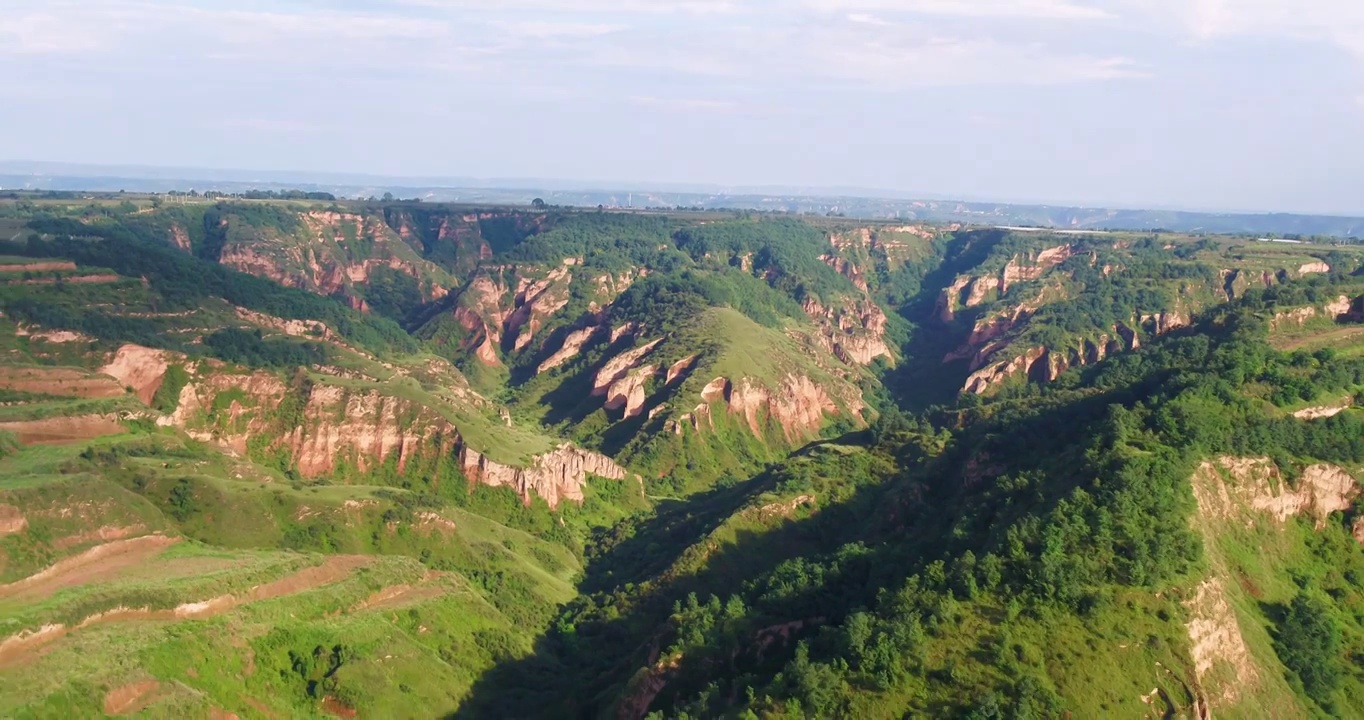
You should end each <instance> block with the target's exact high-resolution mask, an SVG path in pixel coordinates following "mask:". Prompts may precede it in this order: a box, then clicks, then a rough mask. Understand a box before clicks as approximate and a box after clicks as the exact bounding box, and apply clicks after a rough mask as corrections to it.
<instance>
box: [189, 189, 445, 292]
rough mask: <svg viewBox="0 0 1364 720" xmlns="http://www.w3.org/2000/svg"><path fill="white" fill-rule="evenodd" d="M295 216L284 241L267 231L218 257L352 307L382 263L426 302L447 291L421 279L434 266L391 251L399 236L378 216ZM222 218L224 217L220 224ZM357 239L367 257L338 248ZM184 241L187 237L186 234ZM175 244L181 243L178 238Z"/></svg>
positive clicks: (236, 267)
mask: <svg viewBox="0 0 1364 720" xmlns="http://www.w3.org/2000/svg"><path fill="white" fill-rule="evenodd" d="M298 218H299V220H300V221H301V222H302V225H303V228H302V230H300V232H299V234H297V235H294V236H289V237H288V238H287V239H285V240H280V239H279V238H276V237H273V236H270V235H268V234H267V235H264V236H262V237H259V238H257V239H255V241H246V242H230V243H228V244H227V245H226V246H225V247H223V249H222V253H221V255H220V256H219V258H218V262H219V263H220V264H222V265H224V266H226V267H230V268H233V269H234V270H238V271H241V272H245V273H249V274H252V275H256V276H259V277H264V278H268V279H270V280H273V281H275V282H277V283H279V284H281V285H286V286H288V287H294V288H299V289H302V290H309V291H311V292H315V293H318V294H319V295H328V296H332V295H335V296H340V297H343V298H345V300H346V301H347V302H348V304H349V305H350V306H351V307H352V308H354V309H357V310H360V311H362V312H368V310H369V308H368V306H367V305H366V303H365V301H364V298H363V297H362V296H361V294H360V293H358V292H357V291H356V290H355V288H356V286H357V285H363V284H365V283H367V282H369V278H370V275H371V274H372V273H373V272H374V271H375V269H377V268H380V267H388V268H390V269H393V270H396V271H398V272H401V273H404V274H406V275H410V276H412V277H413V278H414V279H416V280H417V281H418V283H417V285H418V288H419V290H420V292H421V294H422V298H423V299H424V300H426V301H431V300H437V299H439V298H442V297H444V296H445V295H446V290H445V288H443V287H440V286H439V285H436V284H433V283H430V282H423V279H424V278H425V277H427V276H428V274H429V272H430V271H432V270H433V269H434V266H433V265H430V264H429V263H426V262H425V261H422V260H419V259H415V258H412V257H411V255H410V253H409V255H408V256H407V257H403V256H400V254H398V253H396V252H395V250H396V248H395V246H394V245H390V242H392V243H401V240H400V239H398V238H397V237H395V234H394V233H393V232H392V231H391V230H390V228H388V226H387V225H385V224H384V221H383V219H382V218H380V217H377V216H373V217H369V216H364V215H359V214H356V213H338V212H323V211H314V212H307V213H301V214H300V215H299V216H298ZM226 222H227V220H226V219H224V220H223V223H226ZM361 238H363V239H365V240H366V241H367V242H368V243H369V244H370V246H371V249H370V251H369V253H368V254H369V255H370V256H369V257H366V258H364V259H357V258H354V257H352V256H350V255H349V253H347V252H346V251H344V250H340V249H339V248H343V247H345V246H346V243H347V242H350V241H353V240H356V239H361ZM185 241H186V243H187V242H188V238H187V237H186V238H185ZM176 243H177V245H178V244H179V240H178V239H176ZM182 249H184V248H182Z"/></svg>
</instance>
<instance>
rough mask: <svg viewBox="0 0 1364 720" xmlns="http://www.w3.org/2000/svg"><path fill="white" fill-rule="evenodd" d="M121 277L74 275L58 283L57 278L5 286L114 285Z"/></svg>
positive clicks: (11, 282)
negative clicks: (60, 283) (62, 283)
mask: <svg viewBox="0 0 1364 720" xmlns="http://www.w3.org/2000/svg"><path fill="white" fill-rule="evenodd" d="M123 279H124V278H123V276H121V275H111V274H107V273H106V274H104V275H76V276H73V277H64V278H62V279H61V280H60V281H59V280H57V278H37V279H34V280H10V281H9V282H6V283H5V284H6V285H56V284H57V283H58V282H64V283H72V284H77V285H92V284H95V283H115V282H119V281H120V280H123Z"/></svg>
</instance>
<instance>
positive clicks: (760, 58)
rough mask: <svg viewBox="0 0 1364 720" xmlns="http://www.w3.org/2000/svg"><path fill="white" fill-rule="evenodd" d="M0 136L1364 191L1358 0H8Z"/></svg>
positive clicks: (729, 174)
mask: <svg viewBox="0 0 1364 720" xmlns="http://www.w3.org/2000/svg"><path fill="white" fill-rule="evenodd" d="M7 14H8V19H7V22H6V23H5V25H4V27H0V39H3V40H5V42H3V43H0V57H4V58H5V60H6V61H7V66H8V67H10V68H11V72H10V73H7V74H6V76H5V77H4V78H0V121H3V122H4V124H5V126H6V127H7V128H9V129H10V132H8V133H6V134H5V135H4V136H3V137H2V138H0V157H13V158H35V159H39V160H45V161H51V162H65V163H80V164H103V165H141V166H169V167H186V168H195V167H202V168H214V167H231V168H248V169H254V171H258V172H297V173H349V174H365V175H375V176H389V177H466V178H544V179H562V180H561V181H563V182H580V183H583V184H584V186H592V187H636V186H638V187H655V186H664V185H691V186H708V187H715V188H724V187H734V188H750V187H760V188H761V187H801V188H860V189H863V190H865V191H877V192H890V193H895V194H897V195H903V196H905V197H933V198H941V199H962V200H975V201H984V202H1013V203H1039V204H1049V205H1067V206H1091V207H1092V206H1099V207H1125V208H1162V209H1176V208H1177V209H1188V210H1203V211H1218V212H1231V211H1240V212H1300V213H1329V214H1336V215H1361V214H1364V200H1361V199H1360V192H1359V190H1360V188H1362V187H1364V143H1361V142H1360V140H1359V133H1358V126H1359V122H1360V119H1361V116H1362V115H1364V41H1361V40H1360V38H1364V6H1358V5H1356V4H1353V3H1346V2H1343V1H1342V0H1316V1H1315V2H1308V3H1296V2H1288V0H1260V1H1259V2H1257V3H1255V4H1254V5H1253V6H1249V7H1238V8H1231V7H1229V6H1228V4H1227V3H1226V2H1225V0H1192V1H1186V2H1174V1H1173V0H1017V1H1014V2H1008V1H1005V0H974V1H969V2H968V1H967V0H905V1H903V2H888V1H887V0H797V1H796V2H793V3H789V4H782V5H777V4H775V3H773V2H771V1H770V0H655V1H651V2H644V1H642V0H625V1H624V2H616V3H606V2H601V1H600V0H514V1H513V2H504V3H499V4H497V8H496V9H487V8H486V7H485V6H484V4H480V3H474V2H469V1H468V0H376V1H374V2H359V1H357V0H283V1H282V2H271V3H266V2H264V1H263V0H246V1H244V2H233V3H227V2H226V0H196V1H195V2H192V3H173V2H169V1H168V0H136V1H135V0H87V1H85V2H74V1H71V0H55V1H54V0H13V1H12V3H11V8H10V10H9V11H8V13H7Z"/></svg>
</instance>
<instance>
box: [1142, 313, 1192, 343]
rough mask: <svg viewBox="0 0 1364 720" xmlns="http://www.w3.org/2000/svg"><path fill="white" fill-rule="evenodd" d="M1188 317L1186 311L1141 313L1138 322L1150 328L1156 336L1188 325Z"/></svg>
mask: <svg viewBox="0 0 1364 720" xmlns="http://www.w3.org/2000/svg"><path fill="white" fill-rule="evenodd" d="M1189 323H1190V318H1189V315H1188V314H1187V313H1182V312H1179V311H1170V312H1161V313H1155V314H1153V315H1142V316H1141V319H1140V321H1139V324H1140V325H1142V326H1144V327H1146V328H1147V329H1148V330H1150V332H1151V334H1152V335H1155V336H1157V337H1159V336H1161V335H1165V334H1166V333H1169V332H1173V331H1175V330H1178V329H1180V328H1183V327H1188V326H1189Z"/></svg>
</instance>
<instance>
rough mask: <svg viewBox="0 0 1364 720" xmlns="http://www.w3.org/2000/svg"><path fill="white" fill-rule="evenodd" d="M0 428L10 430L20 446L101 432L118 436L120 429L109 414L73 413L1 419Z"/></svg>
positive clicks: (61, 442)
mask: <svg viewBox="0 0 1364 720" xmlns="http://www.w3.org/2000/svg"><path fill="white" fill-rule="evenodd" d="M0 430H7V431H9V432H12V433H14V434H15V435H17V436H18V437H19V442H21V443H23V444H24V445H68V444H70V443H75V442H80V441H82V440H91V439H94V438H97V437H104V436H105V435H118V434H119V433H122V432H123V431H124V428H123V424H122V423H120V422H119V421H118V418H117V417H114V416H112V415H77V416H68V417H51V418H45V419H42V420H22V421H17V422H3V423H0Z"/></svg>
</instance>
